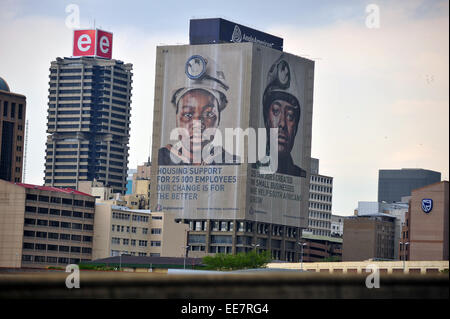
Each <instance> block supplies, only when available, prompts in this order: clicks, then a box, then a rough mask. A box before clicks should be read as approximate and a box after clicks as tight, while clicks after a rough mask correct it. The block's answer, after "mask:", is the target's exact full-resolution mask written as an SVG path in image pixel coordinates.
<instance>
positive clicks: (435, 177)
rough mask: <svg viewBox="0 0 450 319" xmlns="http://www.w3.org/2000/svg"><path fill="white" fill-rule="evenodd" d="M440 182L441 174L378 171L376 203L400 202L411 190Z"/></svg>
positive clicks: (392, 170) (403, 169) (433, 172)
mask: <svg viewBox="0 0 450 319" xmlns="http://www.w3.org/2000/svg"><path fill="white" fill-rule="evenodd" d="M440 181H441V173H439V172H435V171H431V170H426V169H415V168H402V169H380V170H379V172H378V202H379V203H382V202H386V203H395V202H400V201H401V198H402V197H403V196H410V195H411V191H412V190H413V189H416V188H419V187H423V186H426V185H430V184H433V183H437V182H440Z"/></svg>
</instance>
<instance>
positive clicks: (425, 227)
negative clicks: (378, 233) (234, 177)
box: [399, 181, 449, 261]
mask: <svg viewBox="0 0 450 319" xmlns="http://www.w3.org/2000/svg"><path fill="white" fill-rule="evenodd" d="M448 215H449V184H448V181H443V182H439V183H435V184H431V185H428V186H424V187H421V188H418V189H415V190H413V191H412V194H411V200H410V205H409V210H408V212H407V214H406V222H405V224H404V227H403V231H402V239H401V241H400V243H399V250H400V254H401V258H402V259H404V260H413V261H415V260H448V259H449V258H448V254H449V246H448V237H449V233H448V227H449V219H448Z"/></svg>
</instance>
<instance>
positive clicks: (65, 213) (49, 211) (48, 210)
mask: <svg viewBox="0 0 450 319" xmlns="http://www.w3.org/2000/svg"><path fill="white" fill-rule="evenodd" d="M25 212H27V213H38V214H43V215H47V214H50V215H55V216H63V217H73V218H84V219H94V214H93V213H83V212H77V211H71V210H64V209H62V210H59V209H56V208H47V207H35V206H25Z"/></svg>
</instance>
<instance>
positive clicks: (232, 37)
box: [189, 18, 283, 51]
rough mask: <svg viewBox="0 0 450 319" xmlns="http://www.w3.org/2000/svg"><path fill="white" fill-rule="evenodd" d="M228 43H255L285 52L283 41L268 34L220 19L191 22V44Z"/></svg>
mask: <svg viewBox="0 0 450 319" xmlns="http://www.w3.org/2000/svg"><path fill="white" fill-rule="evenodd" d="M226 42H235V43H240V42H254V43H258V44H261V45H264V46H267V47H269V48H272V49H276V50H279V51H283V39H282V38H279V37H276V36H273V35H270V34H268V33H265V32H261V31H258V30H255V29H251V28H248V27H246V26H243V25H240V24H237V23H234V22H231V21H228V20H224V19H220V18H212V19H193V20H190V27H189V43H190V44H212V43H226Z"/></svg>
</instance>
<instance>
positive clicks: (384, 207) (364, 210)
mask: <svg viewBox="0 0 450 319" xmlns="http://www.w3.org/2000/svg"><path fill="white" fill-rule="evenodd" d="M409 198H410V196H404V197H402V198H401V201H400V202H396V203H378V202H366V201H364V202H358V208H357V209H356V210H355V212H356V213H357V215H358V216H366V215H368V216H371V215H376V214H380V213H381V214H388V215H391V216H393V217H395V221H394V222H395V243H394V259H399V258H400V254H399V242H400V238H401V234H402V227H403V225H404V223H405V215H406V213H407V212H408V208H409Z"/></svg>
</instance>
